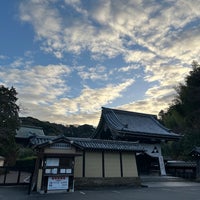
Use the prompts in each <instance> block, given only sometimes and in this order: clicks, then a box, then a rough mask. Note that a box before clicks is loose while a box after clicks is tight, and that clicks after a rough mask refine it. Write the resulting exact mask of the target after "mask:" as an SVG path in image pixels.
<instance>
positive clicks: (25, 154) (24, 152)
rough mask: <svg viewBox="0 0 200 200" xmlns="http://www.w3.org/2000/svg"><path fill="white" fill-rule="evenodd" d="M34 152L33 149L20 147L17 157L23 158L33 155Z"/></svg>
mask: <svg viewBox="0 0 200 200" xmlns="http://www.w3.org/2000/svg"><path fill="white" fill-rule="evenodd" d="M34 155H35V153H34V151H33V149H31V148H26V147H20V148H19V151H18V158H19V159H25V158H29V157H32V156H34Z"/></svg>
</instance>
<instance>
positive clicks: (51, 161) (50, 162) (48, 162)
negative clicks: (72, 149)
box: [46, 158, 59, 167]
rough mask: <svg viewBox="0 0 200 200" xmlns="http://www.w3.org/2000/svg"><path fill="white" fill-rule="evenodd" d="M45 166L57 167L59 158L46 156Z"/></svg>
mask: <svg viewBox="0 0 200 200" xmlns="http://www.w3.org/2000/svg"><path fill="white" fill-rule="evenodd" d="M46 166H48V167H49V166H52V167H57V166H59V158H47V159H46Z"/></svg>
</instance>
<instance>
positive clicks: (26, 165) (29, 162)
mask: <svg viewBox="0 0 200 200" xmlns="http://www.w3.org/2000/svg"><path fill="white" fill-rule="evenodd" d="M35 160H36V156H31V157H27V158H24V159H20V160H17V161H16V168H18V169H20V170H23V171H33V170H34V167H35Z"/></svg>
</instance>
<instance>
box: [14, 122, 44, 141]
mask: <svg viewBox="0 0 200 200" xmlns="http://www.w3.org/2000/svg"><path fill="white" fill-rule="evenodd" d="M16 133H17V135H16V137H18V138H29V137H30V136H35V135H37V136H44V131H43V129H42V128H41V127H35V126H26V125H23V126H21V127H20V128H19V130H17V131H16Z"/></svg>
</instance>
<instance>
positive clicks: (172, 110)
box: [159, 61, 200, 157]
mask: <svg viewBox="0 0 200 200" xmlns="http://www.w3.org/2000/svg"><path fill="white" fill-rule="evenodd" d="M176 93H177V95H176V98H175V99H174V101H173V103H172V104H171V106H169V108H168V110H167V111H166V112H163V111H161V112H160V113H159V114H160V117H161V120H162V122H163V123H164V124H165V125H166V126H167V127H169V128H171V129H173V130H174V131H177V132H180V133H182V135H183V138H182V139H181V141H180V142H179V143H178V144H176V145H175V144H172V145H171V147H172V151H173V153H174V155H180V156H183V157H186V156H187V154H188V152H189V151H190V150H191V149H192V148H193V146H194V145H197V146H200V65H199V63H198V62H196V61H193V62H192V70H191V71H190V73H189V74H188V76H186V78H185V83H184V84H179V86H178V87H177V88H176ZM175 149H176V150H175Z"/></svg>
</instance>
